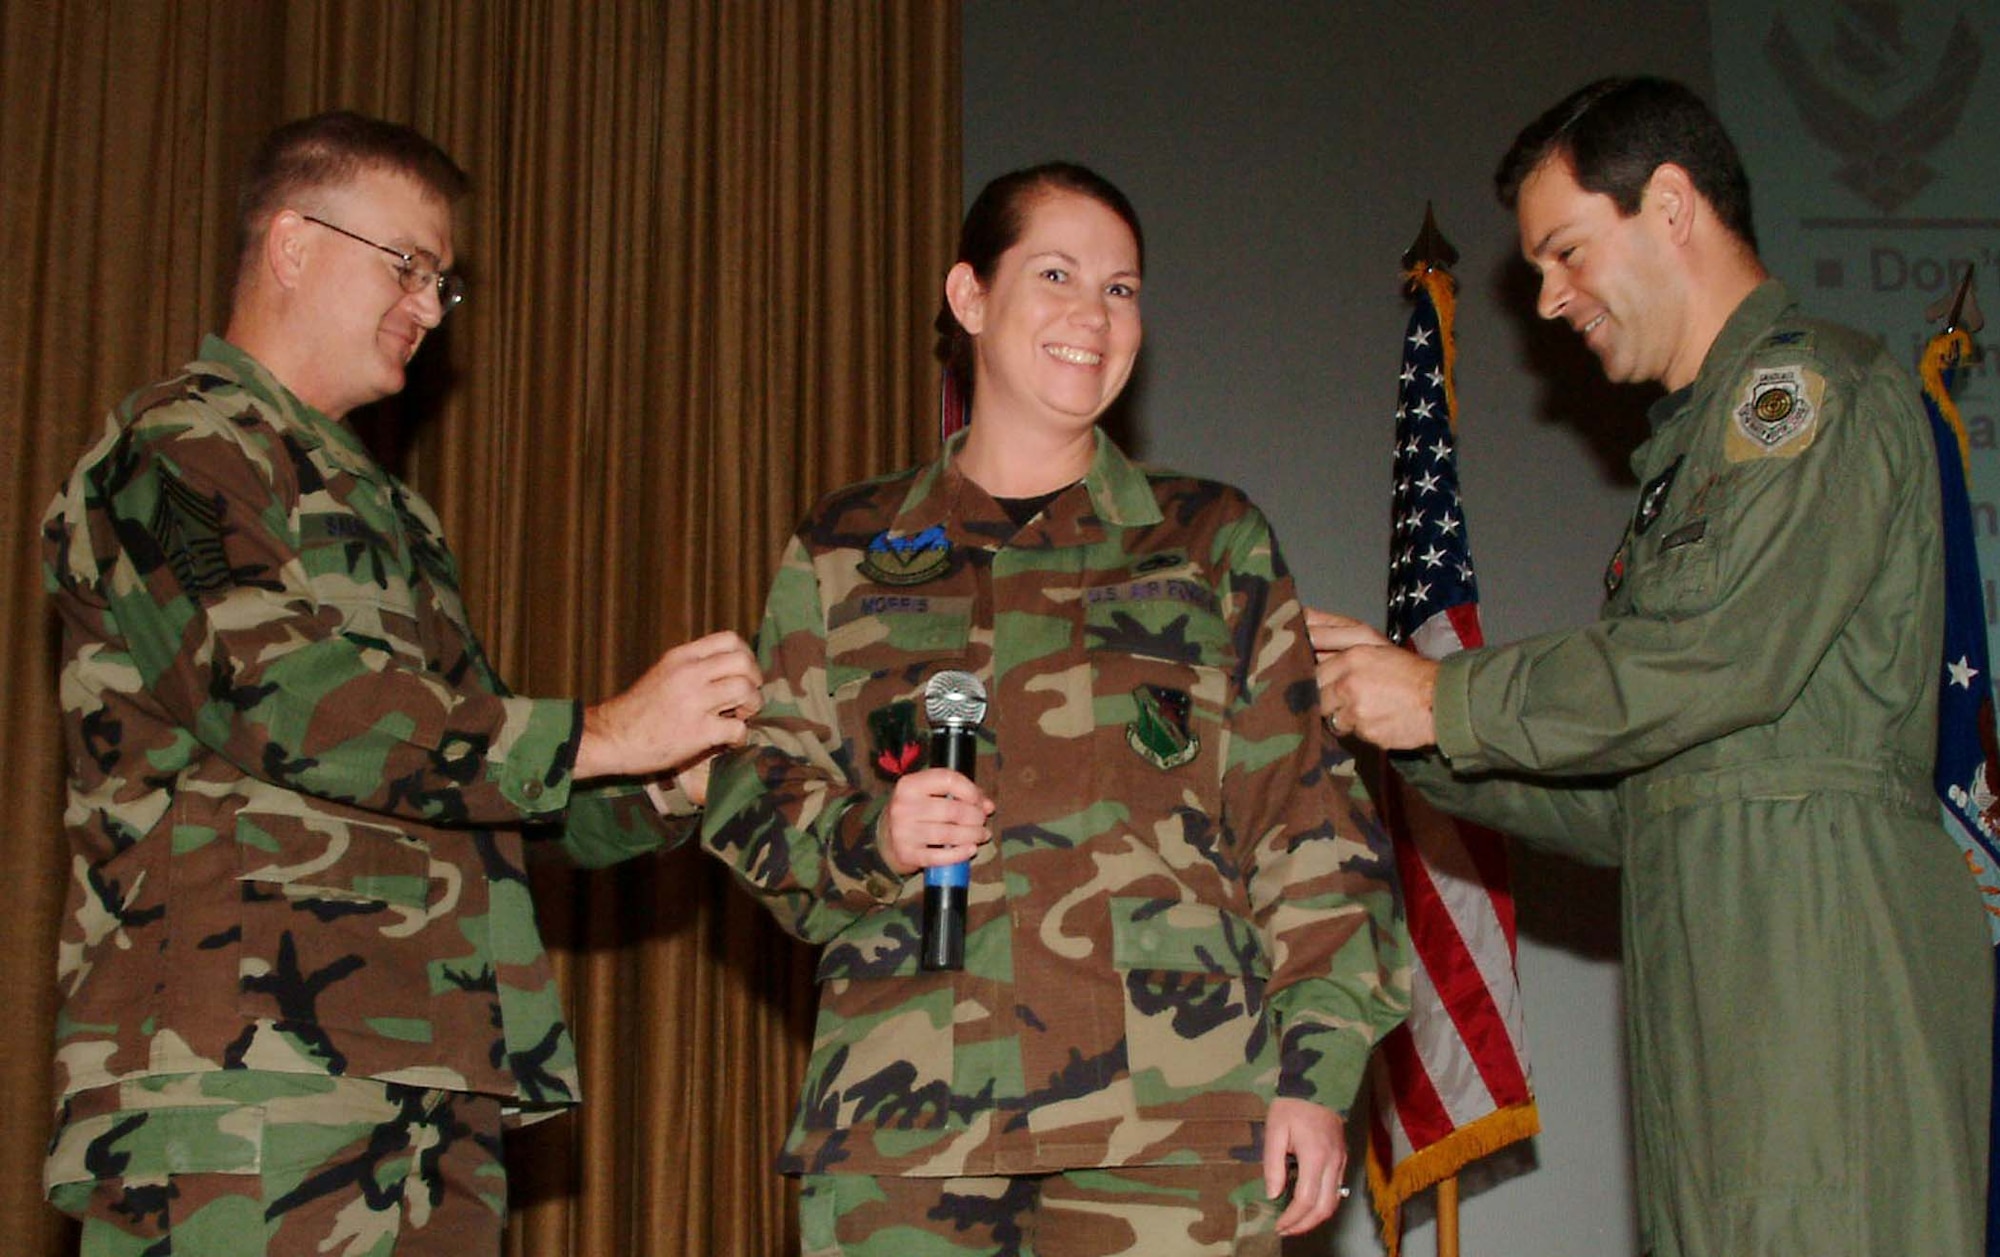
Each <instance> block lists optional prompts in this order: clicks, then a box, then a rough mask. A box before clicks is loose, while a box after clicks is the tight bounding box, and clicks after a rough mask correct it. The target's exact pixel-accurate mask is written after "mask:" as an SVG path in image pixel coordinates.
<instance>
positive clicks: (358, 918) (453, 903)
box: [43, 337, 672, 1177]
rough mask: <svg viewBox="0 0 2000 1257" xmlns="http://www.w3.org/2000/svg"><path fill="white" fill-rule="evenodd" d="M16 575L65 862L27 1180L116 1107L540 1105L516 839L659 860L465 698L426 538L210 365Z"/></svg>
mask: <svg viewBox="0 0 2000 1257" xmlns="http://www.w3.org/2000/svg"><path fill="white" fill-rule="evenodd" d="M43 547H44V559H45V564H46V573H47V578H48V581H49V588H50V591H51V593H52V594H53V596H54V600H55V605H56V607H57V610H58V611H59V613H60V616H61V620H62V630H63V646H62V673H61V677H60V693H61V703H62V714H63V723H64V728H65V732H66V735H67V742H68V749H69V759H70V783H69V806H68V811H67V815H66V817H65V825H66V828H67V830H68V835H69V841H70V846H71V850H72V861H71V871H72V876H71V882H70V888H69V899H68V907H67V910H66V912H65V915H64V918H63V924H62V934H61V940H60V956H59V961H58V980H59V983H60V986H61V992H62V998H63V1008H62V1014H61V1020H60V1024H59V1028H58V1034H57V1044H56V1061H57V1070H56V1083H57V1094H58V1097H59V1099H60V1101H61V1103H62V1105H63V1110H62V1119H63V1124H64V1130H63V1131H62V1132H61V1133H60V1136H59V1140H58V1148H57V1152H56V1156H55V1158H54V1159H52V1162H51V1167H52V1169H51V1173H52V1174H53V1175H56V1176H57V1177H61V1175H62V1173H63V1172H62V1171H61V1170H60V1166H61V1165H63V1164H68V1165H69V1166H70V1172H72V1173H74V1174H79V1175H80V1174H83V1173H85V1172H86V1171H85V1170H84V1168H83V1167H82V1166H81V1165H80V1164H79V1163H78V1162H77V1161H76V1159H75V1158H73V1157H71V1158H69V1159H68V1160H67V1161H65V1157H66V1154H65V1152H64V1148H65V1147H67V1148H69V1149H70V1150H71V1151H75V1150H76V1149H78V1148H80V1147H81V1146H82V1144H83V1143H84V1142H85V1141H87V1140H88V1139H89V1138H91V1137H92V1135H93V1133H94V1132H96V1131H97V1130H98V1129H99V1128H100V1127H102V1126H104V1125H105V1124H106V1123H110V1122H113V1121H115V1120H117V1119H118V1116H119V1115H118V1113H117V1109H118V1108H119V1106H120V1105H121V1104H130V1103H137V1102H138V1101H137V1100H136V1099H135V1098H132V1097H135V1096H136V1095H137V1093H138V1092H139V1091H140V1090H142V1089H141V1088H137V1087H126V1088H120V1087H114V1086H112V1084H117V1083H124V1082H132V1081H135V1080H138V1079H142V1078H148V1077H151V1078H158V1077H160V1076H165V1075H175V1074H183V1073H199V1072H205V1071H212V1070H220V1069H245V1068H247V1069H259V1070H267V1071H277V1072H282V1073H303V1074H341V1075H351V1076H356V1077H372V1078H381V1079H390V1080H394V1081H399V1082H406V1083H411V1084H413V1085H418V1086H427V1087H438V1088H447V1089H458V1090H468V1091H480V1092H487V1093H492V1094H496V1095H500V1096H503V1097H508V1098H509V1099H510V1100H511V1101H512V1102H514V1103H516V1104H518V1105H519V1106H520V1107H521V1109H522V1110H523V1111H524V1113H526V1114H529V1115H533V1114H534V1113H535V1112H536V1111H537V1110H541V1111H543V1112H552V1111H554V1109H555V1108H557V1107H560V1106H562V1105H566V1104H569V1103H573V1102H574V1101H575V1099H576V1096H577V1079H576V1066H575V1054H574V1050H573V1047H572V1045H571V1042H570V1039H569V1034H568V1031H567V1030H566V1029H565V1027H564V1025H563V1022H562V1019H561V1010H560V1007H559V1005H558V1002H557V997H556V990H555V984H554V979H553V976H552V974H551V972H550V969H549V965H548V962H547V960H546V957H545V956H544V954H543V948H542V942H541V939H540V936H539V935H538V933H537V932H536V928H535V920H534V910H533V905H532V903H531V901H530V899H529V893H528V881H527V878H526V876H525V872H524V868H523V840H524V837H526V836H528V835H531V834H536V833H543V834H547V835H548V836H551V837H557V836H559V837H560V838H561V840H562V842H563V845H564V846H565V847H566V848H567V849H568V851H569V853H570V854H571V855H572V857H573V858H575V859H577V860H578V861H580V862H582V863H586V864H603V863H608V862H610V861H612V860H615V859H618V858H621V857H623V856H627V855H632V854H636V853H638V852H641V851H648V850H654V849H657V848H659V847H660V846H661V845H662V844H663V843H665V842H667V841H669V840H670V837H671V836H672V829H671V826H670V825H669V823H668V822H667V821H665V820H664V819H663V818H661V817H660V816H659V814H658V813H657V812H656V811H655V810H654V808H653V807H652V805H651V804H650V802H648V801H647V800H646V799H645V797H644V796H643V794H640V793H639V792H637V791H636V790H635V789H631V788H620V789H582V788H578V789H576V790H574V791H572V788H571V777H570V772H569V767H570V764H571V762H572V760H573V758H574V755H575V746H576V738H577V736H578V725H579V719H578V709H577V705H576V704H575V703H574V702H572V701H569V700H531V699H526V698H517V697H514V696H512V695H510V694H509V693H508V691H507V689H506V687H505V686H504V685H503V684H502V683H501V682H500V680H499V679H498V678H497V677H496V676H495V675H494V674H493V671H492V669H491V668H490V667H489V665H488V663H487V660H486V657H485V655H484V654H483V653H482V651H481V649H480V646H479V643H478V641H477V640H476V639H475V638H474V636H473V633H472V630H471V628H470V627H469V625H468V623H467V620H466V616H465V610H464V607H463V606H462V604H461V603H460V601H459V593H458V569H457V564H456V562H455V561H454V560H453V558H452V556H451V554H450V552H449V551H448V550H447V549H446V547H445V544H444V541H443V538H442V536H441V535H440V532H439V527H438V522H437V518H436V516H435V515H434V514H433V513H432V511H431V509H430V507H429V506H428V505H427V504H426V503H425V502H424V501H423V500H422V499H421V498H420V497H418V496H417V495H416V494H415V493H414V492H412V491H411V490H410V489H409V488H408V487H407V486H405V485H403V484H402V483H400V482H399V481H398V480H397V479H396V478H395V477H393V476H391V475H390V474H389V473H388V472H387V471H385V470H384V469H383V468H382V467H381V466H380V465H379V464H377V463H376V461H375V460H374V459H373V458H371V457H370V456H369V455H368V454H367V452H366V451H365V450H364V449H363V447H362V446H361V444H360V443H359V441H358V440H357V439H356V438H355V435H354V433H353V432H352V431H351V430H350V429H349V428H348V427H346V426H345V425H343V424H340V423H336V422H334V421H332V420H330V419H328V418H327V417H325V416H324V415H321V414H319V413H318V412H316V411H314V410H312V409H311V408H309V407H307V406H306V405H304V404H303V403H302V402H300V401H299V400H298V399H297V398H296V397H294V396H292V395H291V394H290V393H289V392H287V391H286V390H285V389H284V388H283V387H282V386H281V385H279V384H278V383H277V381H276V380H275V379H274V378H273V377H272V376H271V375H270V374H269V373H268V372H267V371H265V370H264V368H263V367H261V366H260V365H259V364H257V363H256V362H255V361H253V360H252V359H250V358H249V357H248V356H247V355H245V354H243V353H242V352H241V351H240V350H238V349H236V348H234V347H233V346H231V345H229V344H227V343H226V342H223V341H221V340H219V339H216V338H212V337H211V338H210V339H208V340H207V341H205V342H204V344H203V346H202V360H201V361H197V362H195V363H192V364H190V365H189V366H188V367H187V368H186V370H185V372H184V373H183V374H182V375H180V376H178V377H175V378H173V379H171V380H168V381H166V382H164V383H162V384H159V385H156V386H154V387H152V388H150V389H146V390H142V391H141V392H139V393H136V394H134V395H133V396H132V397H131V398H128V399H127V400H126V402H125V403H124V404H123V405H122V406H121V407H120V409H119V411H118V412H117V413H115V414H114V415H113V416H112V417H111V420H110V424H109V430H108V431H107V432H106V434H105V436H104V438H103V439H102V440H101V441H100V442H99V443H98V444H97V446H96V447H95V448H94V449H93V450H92V451H91V452H90V453H89V454H87V455H86V456H85V457H84V458H83V459H82V461H81V462H80V463H79V464H78V465H77V467H76V469H75V471H74V472H73V473H72V475H71V477H70V479H69V481H68V483H67V484H66V486H65V487H64V489H63V490H62V492H61V493H60V494H58V495H57V497H56V499H55V501H54V503H53V504H52V506H51V507H50V509H49V512H48V515H47V518H46V520H45V521H44V526H43ZM121 1093H128V1094H126V1095H125V1097H124V1098H121Z"/></svg>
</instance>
